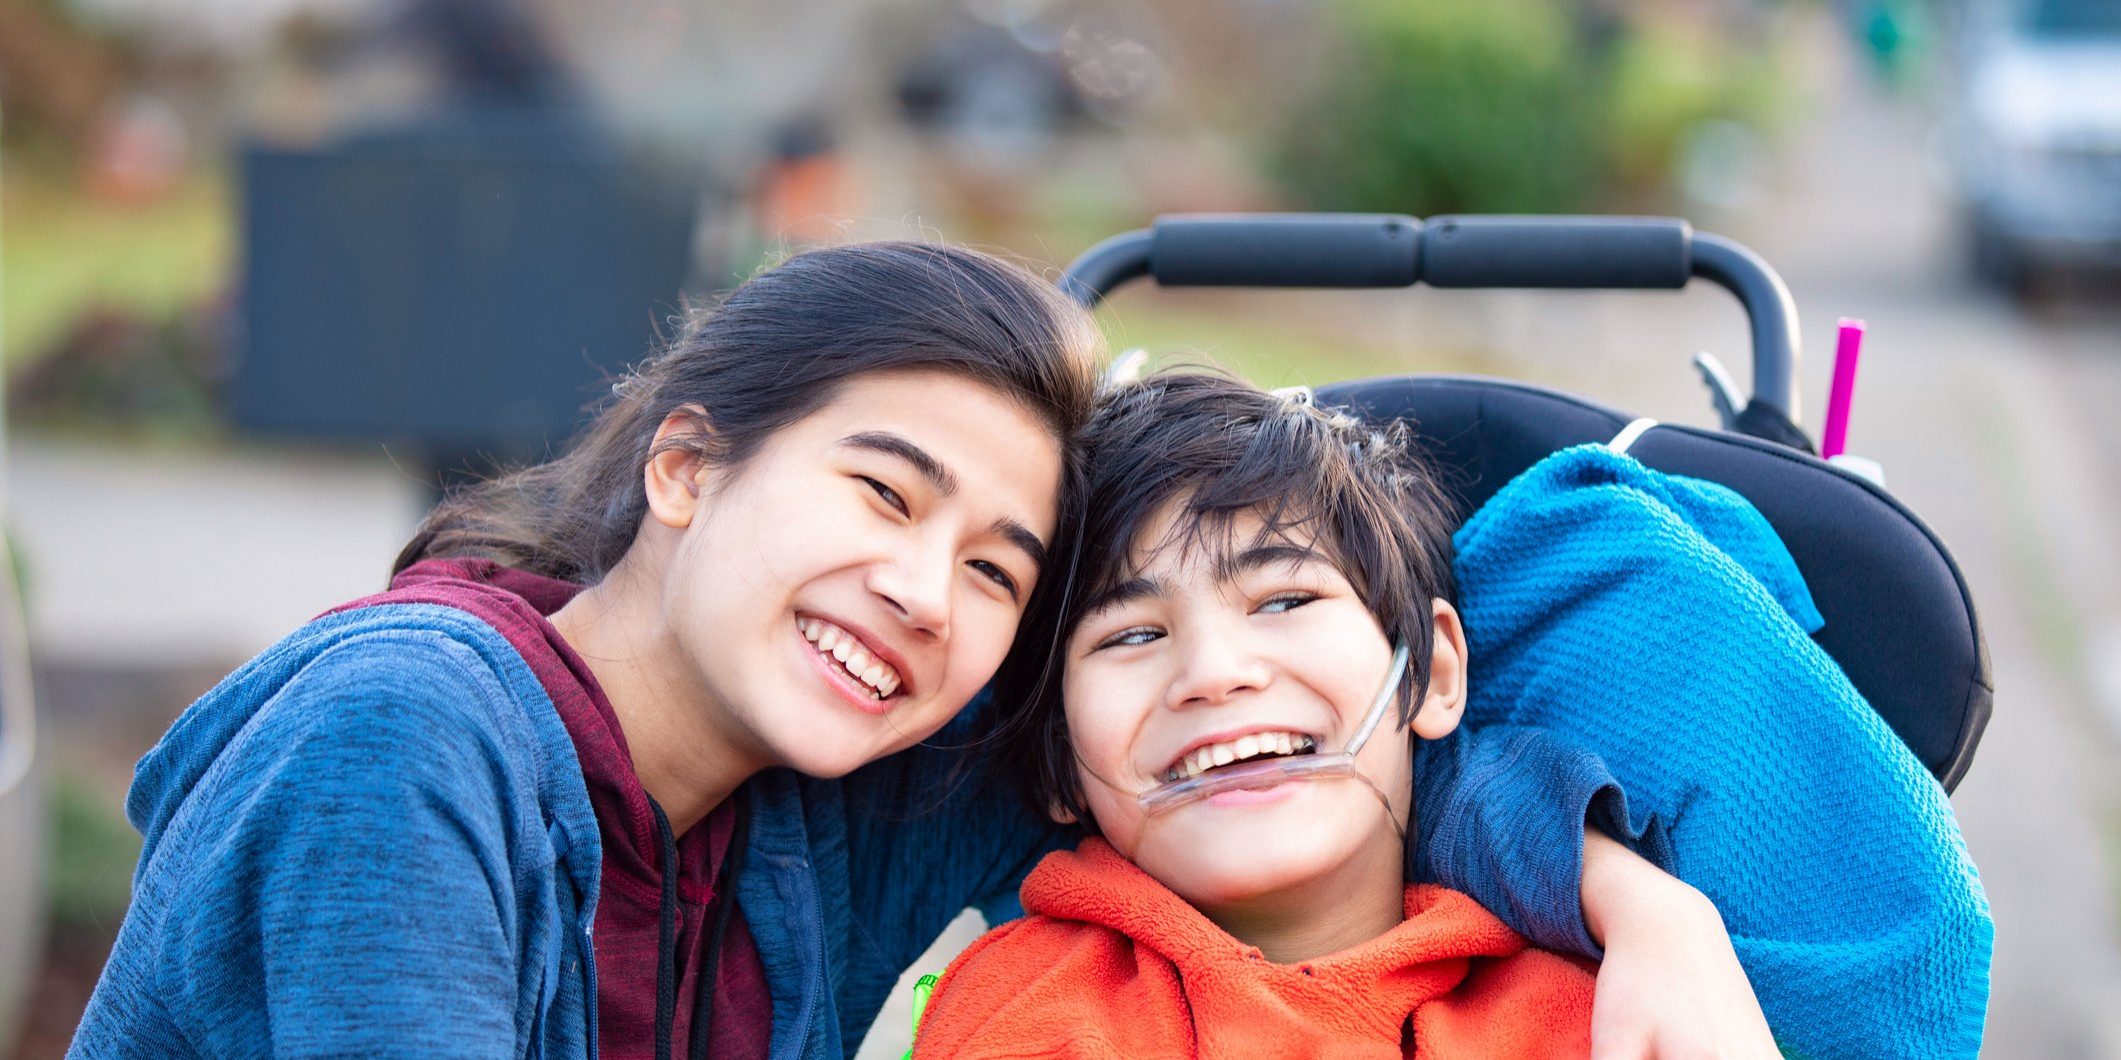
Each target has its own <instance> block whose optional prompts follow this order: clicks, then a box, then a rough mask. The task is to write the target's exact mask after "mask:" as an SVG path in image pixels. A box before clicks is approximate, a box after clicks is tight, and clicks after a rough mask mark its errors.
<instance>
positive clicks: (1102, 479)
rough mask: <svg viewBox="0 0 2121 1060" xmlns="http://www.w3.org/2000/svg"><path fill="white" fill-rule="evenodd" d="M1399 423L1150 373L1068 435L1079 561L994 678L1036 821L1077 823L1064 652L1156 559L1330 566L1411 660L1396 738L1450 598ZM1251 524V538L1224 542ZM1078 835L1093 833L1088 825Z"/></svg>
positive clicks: (1445, 566) (1429, 477) (1012, 768)
mask: <svg viewBox="0 0 2121 1060" xmlns="http://www.w3.org/2000/svg"><path fill="white" fill-rule="evenodd" d="M1408 435H1409V432H1408V430H1407V428H1406V426H1405V425H1404V424H1402V423H1399V422H1397V421H1394V422H1392V423H1389V424H1383V425H1379V424H1372V423H1368V422H1365V421H1363V420H1360V419H1358V418H1357V417H1355V416H1354V415H1353V414H1351V413H1348V412H1344V411H1341V410H1336V409H1326V408H1319V407H1315V406H1314V405H1313V404H1312V403H1311V401H1310V400H1309V394H1308V392H1307V391H1306V392H1301V393H1298V394H1296V395H1294V396H1285V395H1283V394H1279V393H1268V392H1266V391H1263V390H1261V389H1259V388H1258V387H1255V386H1253V385H1252V384H1250V383H1247V382H1244V381H1242V380H1238V379H1235V378H1232V377H1231V376H1228V375H1225V374H1222V373H1219V372H1212V371H1203V370H1186V371H1174V372H1164V373H1160V374H1157V375H1153V376H1151V377H1150V378H1148V379H1146V380H1144V381H1142V382H1138V383H1133V384H1129V385H1126V386H1124V387H1122V388H1120V389H1118V390H1116V391H1114V392H1111V393H1109V394H1107V395H1106V396H1105V399H1104V401H1103V404H1102V405H1101V407H1100V408H1099V410H1098V412H1097V413H1096V414H1095V415H1094V416H1093V417H1092V418H1091V421H1090V425H1089V426H1088V428H1086V430H1085V433H1084V436H1083V438H1084V444H1085V448H1086V454H1087V458H1088V463H1089V469H1090V482H1089V489H1088V491H1087V493H1086V494H1085V495H1084V500H1085V502H1086V505H1085V507H1086V514H1085V516H1084V522H1083V524H1082V532H1081V534H1080V537H1079V538H1078V540H1079V542H1080V546H1079V547H1080V552H1079V554H1078V555H1077V557H1076V559H1075V563H1074V565H1073V569H1072V571H1069V572H1068V576H1067V578H1066V581H1065V585H1064V586H1057V587H1056V588H1060V589H1061V591H1059V592H1054V593H1050V594H1047V596H1046V600H1045V602H1044V604H1043V606H1041V605H1039V604H1037V603H1034V605H1033V607H1032V609H1031V611H1030V612H1029V613H1027V614H1026V615H1025V616H1024V622H1023V625H1022V626H1021V628H1020V630H1019V633H1018V643H1019V644H1039V645H1050V646H1051V648H1052V650H1051V651H1050V652H1020V653H1017V655H1016V656H1013V657H1012V658H1011V660H1010V661H1009V662H1008V663H1006V664H1004V666H1003V668H1002V670H1001V672H1000V673H999V674H997V675H996V678H995V694H996V700H997V702H998V703H1000V704H1004V705H1005V707H1006V711H1007V714H1006V720H1004V721H1003V722H1002V725H1001V727H1000V729H999V731H998V732H997V734H996V744H995V752H996V754H997V755H998V756H999V758H1000V761H999V762H998V763H997V764H998V766H999V768H1001V769H1002V770H1003V771H1004V775H1007V776H1012V777H1015V778H1017V780H1018V783H1019V784H1020V786H1021V789H1022V791H1023V794H1024V795H1025V797H1026V798H1027V799H1029V800H1030V802H1031V805H1032V806H1033V808H1034V809H1035V810H1037V811H1038V812H1040V813H1048V812H1052V811H1056V810H1057V811H1061V812H1064V813H1067V814H1071V815H1073V816H1074V817H1075V819H1076V820H1078V821H1082V822H1085V823H1086V824H1089V814H1088V812H1087V809H1086V807H1085V804H1084V802H1083V793H1082V789H1081V785H1080V783H1079V781H1078V778H1077V775H1076V769H1075V758H1074V753H1073V751H1072V750H1071V748H1070V745H1069V739H1068V722H1067V715H1066V712H1065V711H1063V710H1062V705H1061V674H1062V670H1063V668H1064V665H1065V662H1066V659H1065V651H1066V646H1067V642H1068V638H1069V637H1070V636H1071V635H1072V634H1073V632H1074V630H1075V627H1076V626H1077V625H1078V624H1079V623H1080V622H1081V621H1082V619H1083V618H1084V616H1085V614H1086V613H1087V611H1086V609H1087V607H1089V606H1092V605H1094V602H1095V601H1096V600H1098V599H1099V598H1101V597H1103V596H1104V595H1105V594H1106V593H1107V591H1108V590H1110V589H1111V588H1112V587H1114V586H1116V585H1119V584H1120V583H1122V582H1124V581H1126V580H1128V579H1130V578H1132V577H1134V576H1135V574H1136V573H1137V571H1138V568H1139V567H1140V565H1141V564H1142V563H1143V562H1144V557H1145V555H1147V554H1152V553H1153V552H1154V551H1155V550H1158V549H1163V548H1174V547H1175V548H1187V549H1190V548H1205V549H1207V550H1209V552H1210V554H1211V555H1218V556H1219V555H1221V554H1224V553H1226V552H1237V551H1242V550H1243V549H1246V548H1250V547H1252V546H1253V545H1255V544H1260V543H1264V542H1268V541H1273V540H1277V539H1295V540H1298V541H1307V542H1309V543H1311V544H1312V545H1313V546H1314V547H1316V548H1318V549H1319V550H1321V551H1323V552H1324V553H1325V554H1326V555H1327V556H1329V557H1331V559H1332V560H1333V561H1334V563H1335V564H1336V565H1337V566H1338V567H1339V568H1340V570H1341V572H1342V574H1343V575H1344V576H1345V577H1346V578H1347V579H1348V582H1349V583H1350V584H1351V585H1352V586H1353V587H1354V589H1355V592H1356V594H1357V595H1358V596H1359V597H1360V598H1361V599H1362V601H1363V602H1364V603H1365V604H1367V605H1368V606H1369V608H1370V613H1371V614H1373V615H1375V616H1376V617H1377V622H1378V625H1380V626H1382V627H1383V628H1384V633H1385V637H1386V639H1387V640H1388V641H1390V642H1394V643H1396V642H1398V641H1401V640H1404V641H1405V642H1406V644H1407V646H1408V648H1409V650H1410V653H1411V655H1412V660H1411V665H1409V667H1408V668H1407V681H1406V685H1405V687H1404V688H1403V689H1402V691H1401V701H1400V713H1401V718H1400V720H1401V722H1402V724H1404V723H1405V722H1406V721H1407V720H1408V717H1409V715H1410V713H1411V711H1412V710H1413V708H1414V705H1415V704H1418V703H1420V702H1421V699H1422V696H1423V695H1425V694H1426V693H1427V691H1428V683H1429V659H1430V653H1431V650H1432V647H1433V645H1432V640H1433V633H1434V630H1433V627H1432V625H1431V621H1430V608H1429V601H1430V600H1431V598H1442V599H1445V600H1450V599H1452V598H1453V597H1454V590H1453V586H1452V582H1451V531H1452V529H1453V527H1455V525H1456V520H1455V519H1454V518H1453V512H1452V506H1451V504H1450V502H1449V501H1448V500H1447V499H1446V497H1445V495H1444V492H1443V490H1442V489H1441V487H1440V486H1439V485H1438V483H1437V480H1436V477H1435V475H1434V474H1433V473H1432V472H1431V470H1430V468H1429V466H1428V464H1427V462H1426V461H1425V460H1424V459H1423V458H1422V457H1421V456H1420V455H1419V454H1418V453H1417V452H1415V451H1414V449H1413V448H1412V446H1411V444H1410V439H1409V437H1408ZM1174 500H1175V501H1176V502H1177V503H1180V504H1183V505H1184V508H1183V511H1182V514H1181V515H1180V517H1179V518H1178V520H1177V521H1176V523H1175V525H1174V527H1173V531H1172V533H1171V534H1170V535H1169V537H1168V538H1167V539H1166V540H1163V541H1154V542H1150V541H1143V540H1140V539H1141V536H1142V534H1143V533H1144V532H1145V531H1146V530H1147V528H1148V526H1149V523H1150V521H1151V519H1153V518H1154V517H1155V516H1156V515H1157V513H1158V512H1159V511H1161V510H1162V509H1163V508H1164V506H1165V505H1166V504H1168V503H1172V502H1174ZM1247 513H1252V514H1256V515H1257V516H1258V517H1259V518H1260V520H1261V522H1262V526H1261V528H1260V529H1259V531H1258V533H1257V536H1256V538H1254V539H1250V540H1245V541H1235V540H1233V539H1232V529H1233V523H1234V521H1235V520H1236V519H1237V518H1238V517H1239V516H1242V515H1245V514H1247ZM1093 827H1094V826H1093Z"/></svg>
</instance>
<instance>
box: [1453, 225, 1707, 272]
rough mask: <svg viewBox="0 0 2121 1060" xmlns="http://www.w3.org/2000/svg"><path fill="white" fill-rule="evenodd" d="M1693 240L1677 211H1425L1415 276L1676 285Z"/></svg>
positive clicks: (1687, 267)
mask: <svg viewBox="0 0 2121 1060" xmlns="http://www.w3.org/2000/svg"><path fill="white" fill-rule="evenodd" d="M1693 241H1694V230H1693V228H1692V227H1691V226H1689V225H1688V224H1687V223H1686V222H1685V221H1682V220H1679V219H1678V218H1676V217H1496V216H1478V217H1475V216H1463V217H1432V218H1430V219H1429V221H1428V223H1427V224H1426V225H1425V226H1424V227H1423V229H1422V234H1421V259H1420V260H1421V282H1423V283H1426V284H1428V285H1429V286H1431V287H1605V288H1616V289H1618V288H1651V289H1675V290H1676V289H1678V288H1681V287H1685V286H1686V283H1687V278H1688V277H1689V276H1691V275H1692V274H1693V252H1692V244H1693Z"/></svg>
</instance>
